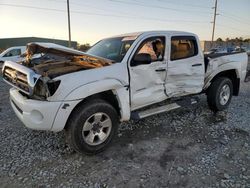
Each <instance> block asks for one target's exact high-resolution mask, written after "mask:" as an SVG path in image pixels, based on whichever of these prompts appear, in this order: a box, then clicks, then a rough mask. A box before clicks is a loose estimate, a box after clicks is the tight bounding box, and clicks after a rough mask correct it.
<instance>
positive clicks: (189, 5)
mask: <svg viewBox="0 0 250 188" xmlns="http://www.w3.org/2000/svg"><path fill="white" fill-rule="evenodd" d="M158 1H160V2H162V3H166V4H174V5H176V1H175V2H169V1H167V2H166V0H158ZM181 5H183V6H187V7H196V8H203V9H208V8H210V7H207V6H201V5H197V4H190V3H183V2H181Z"/></svg>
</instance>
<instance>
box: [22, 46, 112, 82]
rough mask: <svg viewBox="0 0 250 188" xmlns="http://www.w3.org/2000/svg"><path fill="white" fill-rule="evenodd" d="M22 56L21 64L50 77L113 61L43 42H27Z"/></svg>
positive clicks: (105, 64) (101, 65) (109, 63)
mask: <svg viewBox="0 0 250 188" xmlns="http://www.w3.org/2000/svg"><path fill="white" fill-rule="evenodd" d="M47 44H48V43H47ZM58 47H60V48H58ZM23 56H24V57H25V60H24V61H22V62H21V64H22V65H25V66H27V67H30V68H32V69H33V70H34V71H35V72H36V73H37V74H40V75H42V76H46V77H49V78H51V79H53V78H55V77H57V76H60V75H63V74H67V73H71V72H76V71H79V70H83V69H91V68H98V67H103V66H108V65H111V64H112V63H113V62H112V61H110V60H108V59H103V58H99V57H94V56H91V55H88V54H85V53H83V52H80V51H76V50H73V49H70V48H66V47H63V46H59V45H55V44H51V46H49V45H45V44H43V43H30V44H28V45H27V50H26V52H25V54H23Z"/></svg>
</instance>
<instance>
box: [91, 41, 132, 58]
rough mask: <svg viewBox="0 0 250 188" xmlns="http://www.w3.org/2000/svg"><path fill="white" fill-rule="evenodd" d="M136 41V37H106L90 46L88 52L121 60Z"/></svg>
mask: <svg viewBox="0 0 250 188" xmlns="http://www.w3.org/2000/svg"><path fill="white" fill-rule="evenodd" d="M134 41H135V38H134V37H117V38H109V39H104V40H101V41H100V42H98V43H97V44H95V45H94V46H93V47H92V48H90V49H89V50H88V51H87V53H88V54H90V55H95V56H99V57H103V58H106V59H110V60H112V61H114V62H121V61H122V59H123V57H124V56H125V55H126V53H127V51H128V49H129V48H130V47H131V45H132V44H133V42H134Z"/></svg>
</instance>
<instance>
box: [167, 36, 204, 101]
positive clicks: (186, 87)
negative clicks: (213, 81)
mask: <svg viewBox="0 0 250 188" xmlns="http://www.w3.org/2000/svg"><path fill="white" fill-rule="evenodd" d="M170 41H171V47H170V51H169V54H170V57H169V61H168V68H167V79H166V83H165V87H166V94H167V95H168V97H178V96H184V95H189V94H195V93H199V92H201V91H202V88H203V85H204V74H205V69H204V60H203V54H202V52H200V51H199V49H200V47H199V44H198V43H197V39H196V37H195V36H172V37H171V38H170Z"/></svg>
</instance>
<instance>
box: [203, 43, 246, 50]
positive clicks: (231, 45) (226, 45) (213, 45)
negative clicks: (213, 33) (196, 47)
mask: <svg viewBox="0 0 250 188" xmlns="http://www.w3.org/2000/svg"><path fill="white" fill-rule="evenodd" d="M238 46H239V47H242V48H245V49H248V50H250V42H235V41H218V40H217V41H214V42H213V43H212V42H211V41H201V48H202V50H203V51H204V52H207V51H210V50H211V49H212V48H220V49H224V50H226V49H229V48H232V49H235V48H236V47H238Z"/></svg>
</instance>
